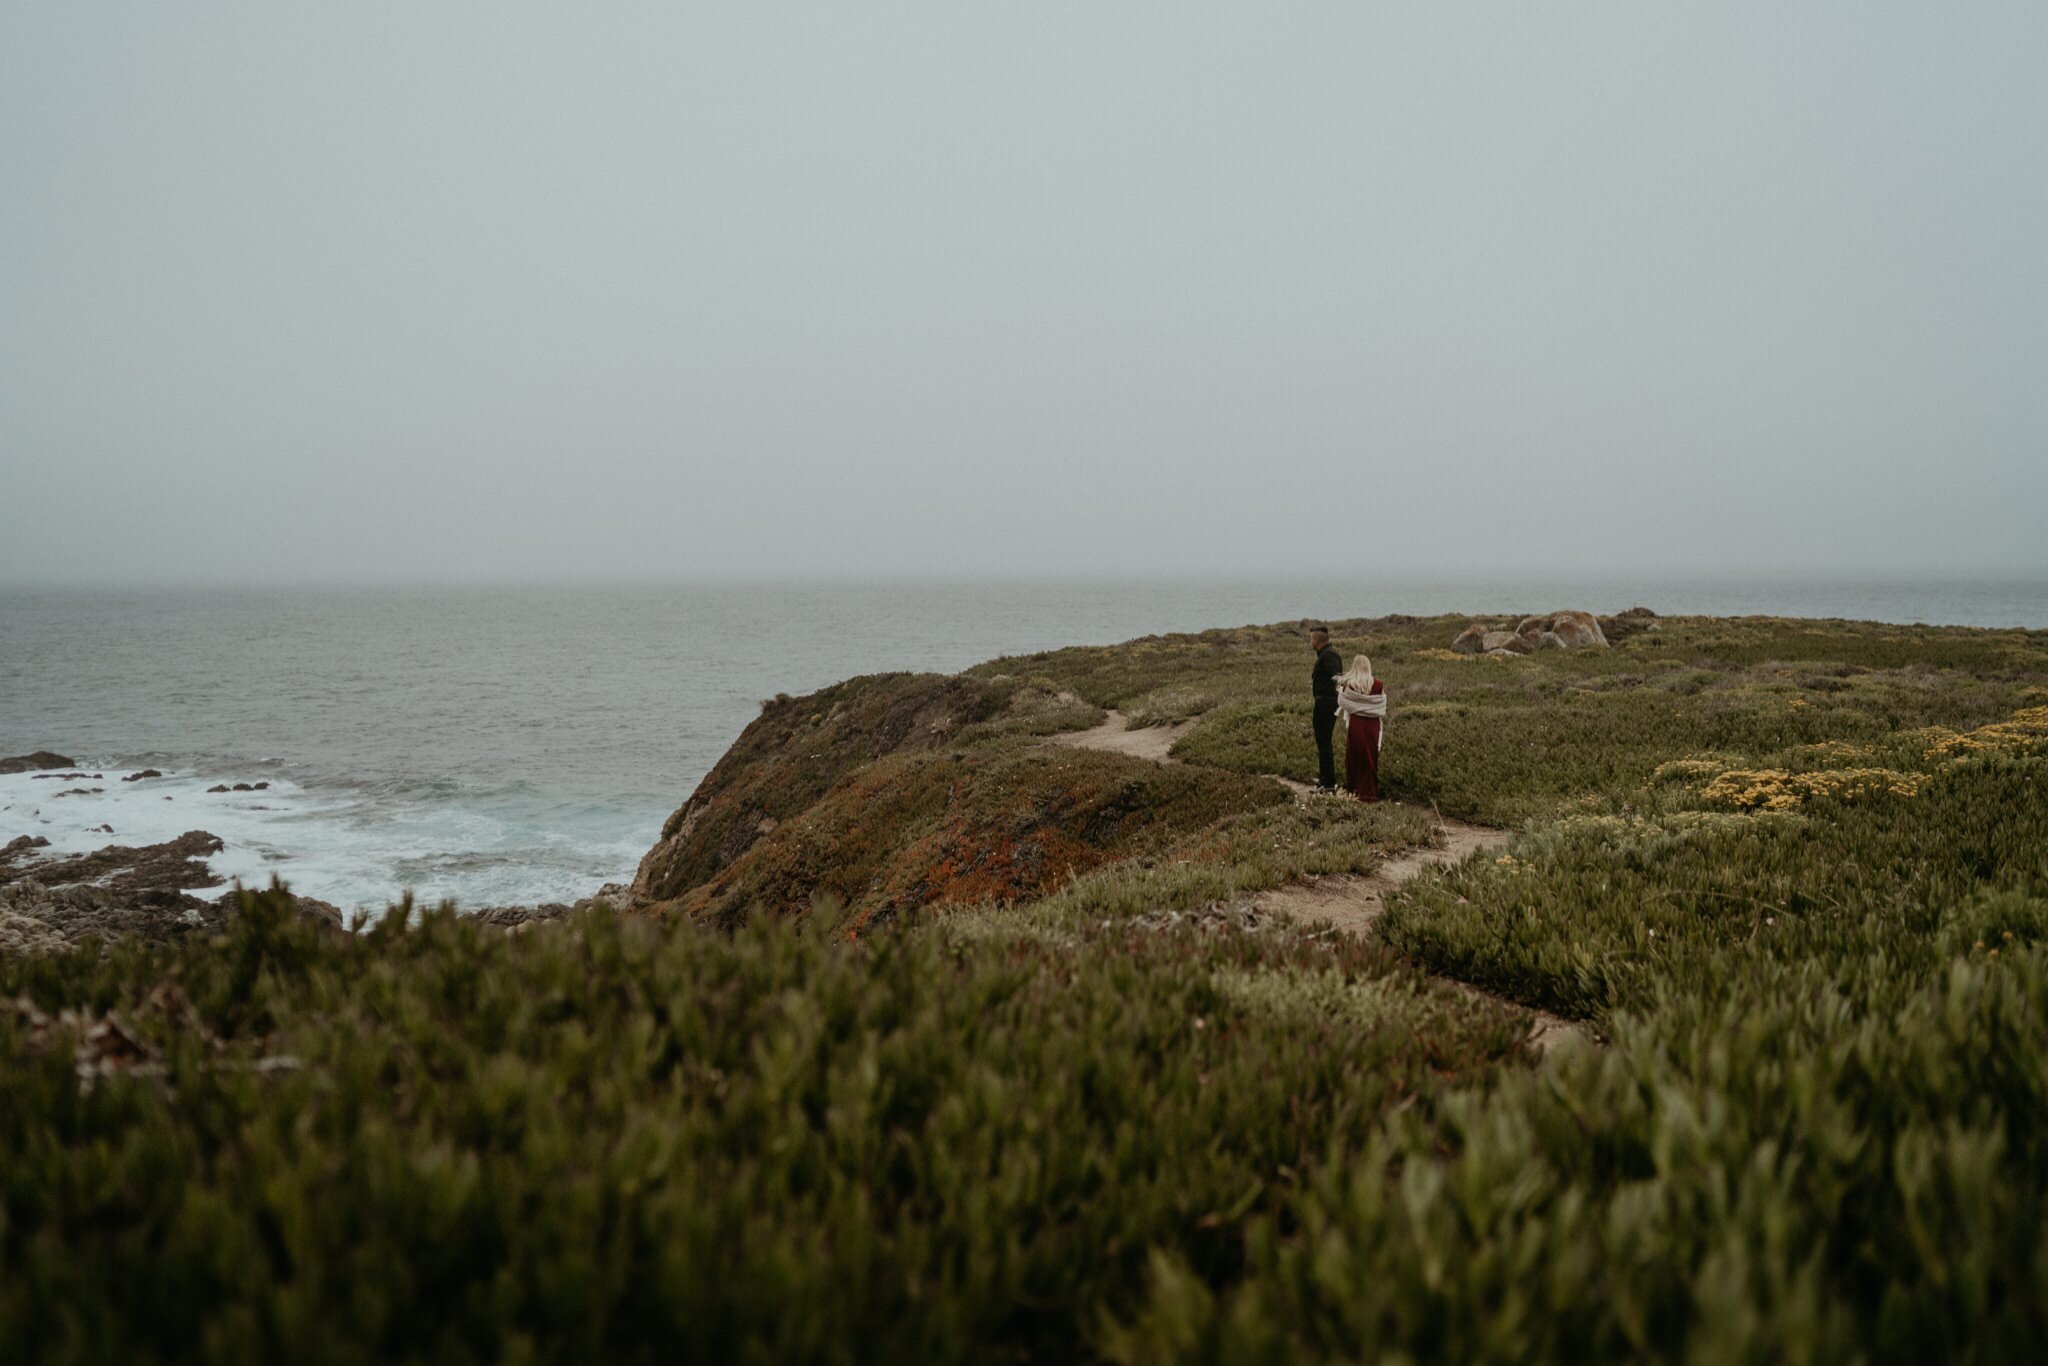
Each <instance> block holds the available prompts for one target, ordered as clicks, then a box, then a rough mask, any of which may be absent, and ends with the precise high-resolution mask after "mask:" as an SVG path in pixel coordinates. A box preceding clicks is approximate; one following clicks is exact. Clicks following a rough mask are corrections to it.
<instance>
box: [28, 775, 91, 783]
mask: <svg viewBox="0 0 2048 1366" xmlns="http://www.w3.org/2000/svg"><path fill="white" fill-rule="evenodd" d="M103 776H104V775H103V774H99V773H38V774H36V775H35V776H34V777H33V778H30V779H29V781H30V782H32V783H43V782H76V781H77V780H79V779H80V778H99V777H103Z"/></svg>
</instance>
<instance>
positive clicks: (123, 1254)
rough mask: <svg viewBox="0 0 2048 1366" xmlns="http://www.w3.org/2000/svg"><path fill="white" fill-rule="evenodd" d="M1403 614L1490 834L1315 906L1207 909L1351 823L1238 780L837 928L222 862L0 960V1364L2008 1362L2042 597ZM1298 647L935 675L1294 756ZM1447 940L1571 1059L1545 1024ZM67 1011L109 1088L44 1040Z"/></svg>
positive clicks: (1396, 728) (2024, 1173) (1157, 651)
mask: <svg viewBox="0 0 2048 1366" xmlns="http://www.w3.org/2000/svg"><path fill="white" fill-rule="evenodd" d="M1456 624H1459V623H1444V622H1441V621H1438V622H1420V623H1417V622H1399V621H1396V622H1380V623H1339V624H1338V625H1339V644H1340V648H1344V649H1345V652H1346V653H1347V654H1349V653H1351V652H1352V651H1353V649H1354V648H1359V647H1363V648H1366V649H1369V650H1370V651H1371V652H1372V653H1373V655H1374V658H1375V661H1376V662H1377V663H1378V664H1379V666H1380V671H1381V673H1382V675H1383V676H1385V677H1386V678H1387V679H1388V683H1389V689H1390V692H1392V694H1393V697H1394V704H1393V705H1394V715H1393V719H1392V721H1391V723H1390V726H1389V736H1388V770H1387V778H1388V782H1389V785H1390V786H1391V787H1393V788H1394V789H1395V791H1396V794H1397V795H1404V796H1407V797H1409V798H1411V799H1419V800H1422V801H1424V802H1425V803H1426V802H1427V801H1429V800H1435V801H1437V802H1438V803H1439V804H1440V805H1441V806H1442V807H1443V809H1444V810H1445V811H1446V812H1447V813H1449V814H1457V815H1464V816H1468V817H1473V818H1491V819H1495V820H1499V821H1504V822H1512V823H1514V824H1516V825H1517V826H1518V828H1519V829H1520V830H1521V831H1522V833H1521V834H1520V836H1519V837H1518V839H1517V840H1516V841H1515V842H1514V843H1513V844H1512V845H1511V846H1510V847H1509V849H1508V850H1507V851H1506V852H1505V854H1504V855H1502V856H1500V857H1499V858H1498V859H1481V860H1478V861H1474V862H1472V863H1468V864H1466V865H1464V866H1462V867H1460V868H1458V869H1456V870H1453V871H1452V872H1451V873H1449V874H1448V875H1446V876H1444V877H1442V878H1439V879H1429V880H1424V881H1421V882H1418V883H1415V884H1411V886H1410V888H1409V890H1408V891H1406V892H1405V893H1404V894H1402V895H1401V896H1399V897H1397V898H1395V899H1394V901H1393V903H1392V904H1391V906H1390V908H1389V910H1388V913H1387V915H1386V916H1385V917H1384V919H1383V920H1382V922H1381V929H1382V936H1381V938H1380V939H1379V940H1378V941H1376V942H1373V943H1359V942H1356V941H1351V940H1345V939H1340V938H1337V937H1334V936H1321V937H1318V936H1315V935H1313V934H1312V933H1308V932H1304V931H1301V930H1299V929H1296V928H1294V927H1291V926H1288V925H1276V924H1272V923H1270V922H1269V923H1264V924H1257V923H1250V924H1247V923H1245V922H1243V921H1242V920H1240V919H1233V918H1232V917H1231V916H1230V915H1228V914H1216V913H1211V914H1205V913H1204V908H1205V907H1206V908H1214V907H1215V906H1217V905H1218V903H1222V904H1223V905H1225V906H1226V907H1227V906H1228V905H1229V904H1230V903H1232V902H1233V901H1234V900H1235V899H1237V898H1239V897H1240V896H1241V894H1242V893H1244V892H1246V891H1249V890H1255V889H1256V888H1258V887H1262V886H1267V885H1271V884H1272V883H1273V882H1275V881H1277V880H1281V879H1284V878H1286V877H1290V876H1295V875H1298V874H1299V873H1301V872H1303V871H1340V870H1349V869H1355V868H1360V867H1364V866H1368V865H1369V863H1370V862H1371V860H1372V859H1373V858H1374V857H1375V851H1384V850H1388V849H1393V848H1398V847H1400V846H1402V845H1404V844H1410V843H1413V842H1415V840H1416V839H1417V838H1418V837H1419V835H1420V833H1421V832H1420V830H1419V829H1418V828H1413V827H1414V825H1415V822H1414V820H1413V818H1412V815H1403V814H1400V813H1399V811H1398V809H1393V810H1382V811H1376V812H1369V811H1362V810H1358V809H1355V808H1350V809H1341V808H1340V809H1338V810H1335V811H1319V810H1315V809H1311V810H1310V811H1307V812H1289V811H1259V812H1253V813H1249V814H1246V815H1240V816H1234V817H1231V818H1228V819H1227V820H1225V821H1222V822H1219V823H1218V825H1217V826H1216V827H1214V828H1209V829H1203V830H1191V831H1189V832H1188V833H1187V836H1186V842H1185V845H1184V847H1182V848H1180V849H1178V850H1170V851H1167V852H1165V853H1159V854H1152V855H1148V856H1147V857H1145V858H1143V859H1139V860H1132V861H1130V862H1128V863H1125V864H1117V865H1111V866H1109V867H1106V868H1102V869H1099V870H1097V871H1095V872H1093V873H1091V874H1089V875H1087V876H1085V877H1082V878H1080V879H1077V880H1076V881H1074V882H1073V883H1071V884H1069V885H1068V886H1066V887H1065V888H1063V889H1061V890H1060V891H1058V892H1056V893H1055V894H1053V895H1052V896H1050V897H1048V898H1046V899H1044V900H1043V901H1040V902H1037V903H1032V904H1025V905H1017V906H1010V907H1004V908H987V909H964V910H956V911H952V912H948V913H946V914H944V915H934V916H931V917H928V918H925V919H922V920H919V919H910V920H903V921H899V922H897V923H894V924H892V925H889V926H887V927H883V928H879V929H877V930H876V931H875V932H873V933H870V934H867V935H864V936H863V937H861V938H860V939H859V940H857V941H856V942H852V943H849V942H846V941H845V939H844V938H843V937H841V936H835V935H834V934H832V933H830V932H829V931H830V929H831V928H832V921H831V917H830V916H829V915H824V914H821V915H819V916H816V917H813V919H812V920H811V921H810V922H808V923H807V924H805V925H802V926H798V927H791V926H788V925H777V924H753V925H749V926H748V927H746V928H743V929H742V930H741V931H739V932H738V933H737V934H734V935H729V936H728V935H721V934H713V933H706V932H703V931H701V930H699V929H696V928H694V927H691V926H687V925H684V926H661V925H652V924H647V923H641V922H634V921H621V920H619V919H615V918H612V917H607V916H593V917H586V918H584V919H582V920H579V921H576V922H573V923H567V924H561V925H556V926H550V927H542V928H540V929H536V930H534V931H532V932H530V933H528V934H524V935H519V936H505V935H503V934H501V933H498V932H495V931H490V930H487V929H485V928H483V927H481V926H478V925H475V924H474V923H471V922H465V921H462V920H460V919H459V918H456V917H452V916H448V915H441V914H437V915H429V916H426V917H424V918H421V919H418V920H417V921H416V922H415V923H412V924H409V925H408V924H407V923H406V921H405V920H404V918H403V917H393V918H391V919H389V920H387V921H386V922H385V923H384V924H382V925H380V926H379V927H377V928H375V929H373V930H371V931H369V932H366V933H364V934H362V935H359V936H356V937H354V938H344V937H336V936H331V935H327V934H323V933H321V932H319V931H318V930H317V929H315V928H313V927H311V926H308V925H304V924H300V923H297V922H292V921H290V920H288V919H287V918H286V917H285V916H284V914H283V912H282V909H281V908H280V907H279V906H278V905H276V904H275V903H274V902H273V901H271V900H270V899H268V898H262V897H258V898H252V899H251V901H250V902H249V904H248V906H247V908H246V910H245V913H244V915H243V917H242V919H241V920H240V922H239V923H238V924H237V925H236V926H235V928H234V930H233V932H232V933H231V934H230V935H229V936H228V937H227V938H226V939H225V940H224V941H222V942H220V943H217V944H213V945H192V946H188V947H186V948H185V949H182V950H178V951H168V950H156V951H145V950H141V949H139V948H135V947H132V946H130V947H120V948H116V949H114V950H113V951H112V952H111V953H110V954H108V955H106V956H105V957H101V956H99V955H97V954H95V953H92V952H89V951H88V952H81V953H77V954H73V955H70V956H67V957H63V958H53V959H39V960H29V961H10V962H6V963H4V964H0V999H11V1000H16V1001H18V1002H19V1004H17V1005H16V1006H14V1007H13V1008H11V1009H4V1010H0V1219H4V1223H0V1348H4V1349H5V1351H4V1353H0V1354H4V1355H5V1356H6V1357H7V1359H9V1360H14V1359H20V1360H79V1361H88V1360H94V1361H96V1360H104V1359H109V1358H114V1357H131V1358H135V1359H139V1360H175V1359H215V1360H226V1359H234V1360H246V1359H250V1358H252V1357H253V1358H263V1359H271V1358H276V1359H286V1358H289V1359H295V1360H296V1359H303V1360H308V1361H321V1360H382V1359H417V1360H428V1359H432V1360H451V1359H452V1360H470V1359H474V1360H484V1359H508V1358H509V1359H521V1358H549V1359H572V1358H573V1359H579V1360H581V1359H593V1358H598V1357H603V1358H608V1359H620V1360H641V1359H653V1358H655V1357H662V1358H671V1357H673V1356H674V1355H675V1354H676V1353H677V1351H678V1350H680V1351H683V1352H686V1353H689V1354H691V1355H693V1356H700V1357H703V1358H705V1359H728V1358H731V1359H757V1360H875V1359H892V1360H893V1359H920V1360H987V1359H992V1358H997V1359H1000V1358H1012V1359H1059V1360H1065V1359H1071V1358H1074V1357H1081V1358H1088V1357H1107V1358H1110V1359H1115V1360H1126V1361H1165V1360H1174V1361H1180V1360H1214V1361H1253V1360H1259V1361H1285V1360H1331V1361H1338V1360H1360V1359H1365V1360H1431V1359H1441V1360H1501V1361H1559V1362H1564V1361H1573V1362H1576V1361H1587V1360H1644V1359H1648V1360H1671V1361H1677V1360H1697V1361H1738V1360H1770V1361H1778V1360H1812V1361H1852V1360H1868V1361H1924V1360H1959V1361H1968V1360H1981V1361H2001V1360H2012V1359H2016V1358H2018V1357H2020V1356H2021V1355H2022V1354H2028V1353H2029V1349H2030V1348H2032V1347H2033V1346H2034V1345H2035V1344H2036V1343H2037V1342H2038V1341H2039V1340H2040V1339H2041V1336H2042V1334H2043V1332H2044V1331H2048V1219H2044V1217H2043V1215H2044V1210H2048V1206H2044V1200H2043V1197H2044V1194H2048V1191H2044V1186H2048V1162H2044V1158H2048V1153H2044V1152H2043V1151H2042V1147H2043V1144H2044V1142H2048V1139H2044V1133H2048V1127H2044V1121H2048V1061H2044V1045H2048V803H2044V802H2043V800H2042V787H2043V785H2044V784H2048V717H2044V716H2043V714H2042V711H2041V709H2042V707H2043V706H2044V704H2048V638H2044V637H2043V636H2042V634H2041V633H2033V634H2031V635H2030V634H2027V633H1997V632H1961V631H1938V630H1901V629H1900V628H1891V627H1873V626H1853V625H1847V624H1840V623H1818V624H1816V623H1784V622H1762V621H1744V622H1727V621H1698V622H1667V623H1665V624H1664V629H1663V630H1661V631H1660V632H1656V633H1645V634H1641V635H1636V636H1631V637H1629V638H1627V639H1624V640H1622V641H1621V642H1620V644H1619V645H1618V647H1617V648H1616V649H1615V650H1613V651H1611V652H1609V653H1607V654H1605V655H1597V656H1594V655H1574V656H1564V655H1558V654H1548V655H1543V656H1538V657H1536V658H1535V659H1532V660H1528V661H1496V660H1469V659H1464V658H1456V657H1451V658H1446V657H1441V656H1440V655H1438V654H1435V653H1432V652H1433V651H1434V650H1435V649H1436V647H1437V646H1438V645H1440V644H1441V642H1442V641H1443V640H1445V639H1448V637H1449V635H1450V634H1451V633H1452V631H1451V630H1446V629H1445V628H1446V626H1447V625H1448V626H1450V627H1452V628H1453V629H1454V628H1455V625H1456ZM1354 642H1356V643H1355V644H1354ZM1307 664H1308V654H1307V651H1306V649H1305V648H1304V647H1302V645H1301V643H1300V641H1299V639H1298V637H1297V636H1295V635H1293V634H1292V633H1291V632H1288V631H1284V630H1278V629H1272V630H1259V631H1254V630H1247V631H1242V632H1217V633H1207V634H1206V635H1204V636H1198V637H1180V638H1169V639H1167V640H1163V641H1153V642H1138V643H1135V644H1133V645H1131V646H1126V647H1118V648H1116V649H1111V650H1101V651H1063V652H1055V653H1054V654H1051V655H1047V656H1039V657H1034V658H1032V659H1030V660H1028V661H997V662H995V663H993V664H991V665H989V666H985V669H984V672H986V673H991V674H995V673H1004V672H1009V673H1024V672H1028V673H1029V674H1031V675H1033V676H1037V677H1043V678H1046V679H1050V680H1053V681H1055V682H1057V683H1058V684H1060V685H1062V686H1065V687H1068V688H1071V689H1072V690H1073V691H1074V692H1075V693H1077V694H1079V695H1080V696H1081V697H1082V698H1083V699H1085V700H1086V701H1087V702H1088V703H1091V704H1093V705H1096V706H1102V705H1114V706H1119V707H1121V708H1123V709H1125V710H1126V711H1128V712H1133V713H1140V712H1143V711H1145V710H1146V709H1147V708H1149V709H1151V712H1152V714H1153V717H1154V719H1159V720H1181V719H1189V718H1192V719H1194V720H1195V721H1196V725H1195V726H1194V728H1193V730H1192V731H1191V732H1190V733H1189V734H1188V735H1187V736H1186V737H1185V738H1184V739H1183V740H1182V741H1181V742H1180V751H1179V752H1180V754H1181V755H1182V756H1183V757H1184V758H1186V759H1188V760H1189V761H1190V762H1204V763H1213V764H1217V765H1219V766H1223V767H1229V768H1235V769H1237V770H1239V771H1243V772H1260V771H1280V772H1295V773H1296V774H1297V776H1299V770H1300V767H1301V765H1302V762H1303V755H1302V749H1303V746H1304V743H1305V739H1306V734H1305V732H1306V727H1305V724H1304V723H1303V719H1302V716H1301V713H1300V710H1299V708H1298V705H1297V704H1296V701H1295V699H1296V695H1297V694H1298V693H1299V691H1300V690H1301V685H1302V684H1303V683H1304V682H1305V679H1304V678H1302V677H1301V675H1302V674H1304V673H1305V672H1306V668H1307ZM1005 743H1009V742H1008V741H1006V742H1005ZM1015 743H1025V740H1024V739H1022V738H1019V739H1018V740H1016V741H1015ZM1452 978H1455V979H1462V980H1464V981H1468V982H1474V983H1478V984H1481V985H1483V986H1486V987H1488V988H1490V989H1491V990H1493V991H1495V992H1497V993H1500V994H1501V995H1504V996H1507V997H1510V998H1514V999H1518V1000H1523V1001H1527V1002H1530V1003H1532V1004H1543V1005H1547V1006H1550V1007H1552V1008H1555V1009H1559V1010H1562V1011H1565V1012H1567V1013H1571V1014H1575V1015H1578V1016H1581V1017H1583V1018H1586V1019H1587V1020H1589V1021H1591V1022H1592V1024H1593V1027H1594V1028H1595V1029H1596V1030H1597V1032H1598V1033H1599V1035H1600V1036H1601V1038H1602V1039H1603V1040H1604V1045H1603V1046H1597V1047H1596V1046H1584V1047H1576V1048H1574V1047H1567V1049H1566V1050H1565V1051H1563V1052H1562V1053H1561V1054H1559V1055H1556V1056H1553V1057H1552V1058H1551V1059H1550V1060H1548V1061H1540V1060H1539V1059H1537V1058H1536V1057H1535V1056H1534V1055H1533V1054H1532V1053H1531V1052H1530V1051H1529V1050H1528V1049H1527V1048H1526V1047H1524V1046H1523V1044H1522V1043H1521V1024H1520V1022H1519V1021H1518V1019H1517V1018H1516V1016H1515V1015H1514V1013H1513V1012H1512V1011H1511V1010H1510V1009H1508V1008H1507V1007H1505V1006H1503V1005H1501V1004H1499V1003H1498V1002H1496V1001H1495V1000H1492V999H1489V998H1486V997H1478V996H1474V995H1472V994H1470V993H1468V992H1466V991H1464V990H1461V989H1460V988H1458V987H1457V986H1456V985H1454V984H1453V983H1452V982H1451V981H1450V980H1449V979H1452ZM64 1010H70V1011H73V1012H75V1014H74V1016H73V1017H72V1019H71V1020H70V1021H69V1022H68V1023H67V1022H65V1021H63V1020H61V1019H60V1018H58V1016H59V1012H61V1011H64ZM110 1018H111V1019H112V1020H114V1021H116V1022H118V1023H119V1024H120V1026H121V1027H122V1029H123V1030H125V1032H126V1037H127V1038H128V1039H130V1040H132V1042H129V1043H126V1044H122V1045H121V1046H122V1047H125V1048H127V1049H128V1050H129V1051H130V1052H131V1053H135V1054H137V1055H139V1056H140V1057H142V1058H144V1059H146V1060H148V1063H149V1064H151V1065H154V1066H155V1067H156V1068H159V1069H160V1071H159V1072H158V1073H157V1074H155V1075H148V1074H147V1070H148V1069H147V1068H146V1067H135V1066H131V1067H129V1068H127V1069H117V1070H116V1073H115V1074H114V1075H106V1076H94V1077H91V1078H86V1079H81V1077H80V1075H79V1072H78V1068H77V1061H78V1058H79V1056H80V1055H79V1054H78V1053H77V1052H76V1051H75V1047H74V1046H75V1045H76V1044H77V1043H78V1042H80V1041H81V1040H83V1039H85V1038H87V1037H92V1038H97V1039H100V1040H101V1042H100V1043H97V1044H94V1045H92V1047H94V1048H102V1049H104V1048H106V1047H110V1046H111V1045H108V1044H107V1043H106V1042H105V1039H106V1035H105V1033H104V1029H103V1031H102V1033H100V1034H97V1035H95V1034H92V1030H93V1029H94V1027H95V1024H96V1023H101V1024H102V1025H103V1022H105V1021H107V1020H109V1019H110ZM116 1042H117V1043H118V1042H119V1038H118V1036H117V1039H116ZM88 1051H90V1050H88ZM263 1059H268V1060H270V1061H269V1063H260V1062H259V1060H263ZM279 1060H285V1062H286V1064H289V1065H282V1064H279Z"/></svg>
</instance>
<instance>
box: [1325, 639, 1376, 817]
mask: <svg viewBox="0 0 2048 1366" xmlns="http://www.w3.org/2000/svg"><path fill="white" fill-rule="evenodd" d="M1308 643H1309V645H1310V647H1311V648H1313V649H1314V650H1315V652H1316V667H1315V672H1314V673H1312V674H1310V675H1309V683H1310V688H1311V689H1312V691H1313V692H1314V695H1315V701H1316V707H1315V727H1316V758H1317V760H1318V761H1319V763H1320V765H1321V770H1320V773H1319V774H1318V777H1317V781H1316V790H1317V791H1318V792H1335V791H1336V790H1337V756H1336V754H1335V753H1334V746H1333V740H1334V736H1333V732H1334V731H1335V730H1336V728H1337V718H1338V717H1339V716H1342V717H1343V718H1344V790H1345V791H1346V792H1349V793H1350V794H1351V795H1352V796H1354V797H1356V798H1358V800H1360V801H1362V802H1376V801H1378V800H1379V799H1380V743H1381V741H1382V740H1383V739H1384V738H1385V726H1386V720H1387V690H1386V686H1385V685H1384V684H1382V683H1381V682H1380V681H1379V680H1378V679H1377V678H1374V677H1373V676H1372V661H1371V660H1370V659H1367V658H1366V657H1365V656H1364V655H1354V656H1352V659H1351V668H1350V670H1349V672H1346V671H1345V669H1344V659H1343V657H1342V656H1341V655H1339V654H1338V653H1337V649H1336V647H1335V646H1334V645H1332V644H1330V628H1329V627H1327V626H1315V627H1311V628H1310V629H1309V633H1308Z"/></svg>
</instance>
